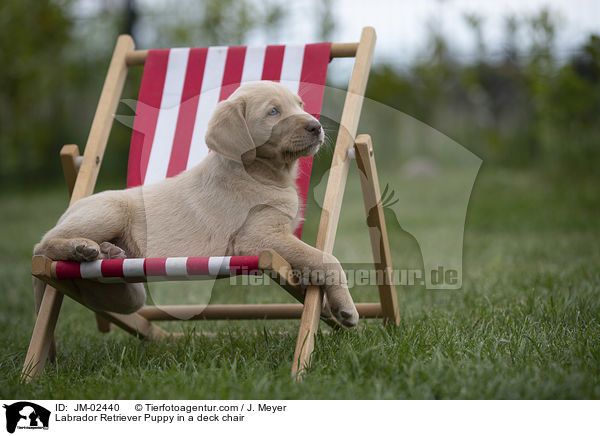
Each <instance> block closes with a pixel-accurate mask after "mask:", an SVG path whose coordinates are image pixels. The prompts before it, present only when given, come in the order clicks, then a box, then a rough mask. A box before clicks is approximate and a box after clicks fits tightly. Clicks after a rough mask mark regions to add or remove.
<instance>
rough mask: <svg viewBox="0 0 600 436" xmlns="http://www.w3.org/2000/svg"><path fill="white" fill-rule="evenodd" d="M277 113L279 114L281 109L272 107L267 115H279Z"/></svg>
mask: <svg viewBox="0 0 600 436" xmlns="http://www.w3.org/2000/svg"><path fill="white" fill-rule="evenodd" d="M277 114H279V110H278V109H277V108H276V107H274V108H271V110H270V111H269V112H268V113H267V115H271V116H273V115H277Z"/></svg>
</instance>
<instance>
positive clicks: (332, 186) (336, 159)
mask: <svg viewBox="0 0 600 436" xmlns="http://www.w3.org/2000/svg"><path fill="white" fill-rule="evenodd" d="M376 39H377V37H376V35H375V30H374V29H373V28H372V27H365V28H363V31H362V34H361V36H360V42H359V44H358V48H357V50H356V59H355V61H354V68H353V69H352V76H351V77H350V82H349V83H348V94H347V96H346V101H345V102H344V110H343V111H342V118H341V120H340V129H339V131H338V136H337V139H336V143H335V149H334V151H333V158H332V161H331V170H330V172H329V180H328V181H327V189H326V191H325V199H324V200H323V212H322V213H321V220H320V222H319V231H318V233H317V241H316V244H315V247H316V248H318V249H319V250H323V251H324V252H326V253H332V252H333V245H334V242H335V234H336V231H337V225H338V221H339V218H340V211H341V208H342V199H343V196H344V188H345V186H346V179H347V177H348V168H349V167H350V159H349V158H348V149H349V148H350V147H352V146H353V145H354V135H356V130H357V128H358V121H359V119H360V111H361V108H362V104H363V99H364V95H365V89H366V87H367V80H368V79H369V72H370V70H371V61H372V60H373V51H374V50H375V40H376ZM321 304H322V297H321V291H320V289H319V288H318V287H314V286H309V288H308V289H307V291H306V297H305V300H304V305H305V308H304V311H303V312H302V319H301V321H300V332H299V334H298V342H297V344H296V352H295V354H294V362H293V366H292V375H293V376H295V377H296V378H301V377H302V376H303V374H304V373H305V371H306V369H307V368H308V367H309V366H310V357H311V354H312V352H313V349H314V336H315V334H316V332H317V328H318V327H319V316H320V313H321Z"/></svg>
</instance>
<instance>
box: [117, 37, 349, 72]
mask: <svg viewBox="0 0 600 436" xmlns="http://www.w3.org/2000/svg"><path fill="white" fill-rule="evenodd" d="M357 49H358V42H339V43H335V42H334V43H332V44H331V53H330V55H329V57H330V58H331V59H334V58H353V57H355V56H356V50H357ZM147 57H148V50H133V51H131V52H129V53H128V54H127V57H126V62H127V66H128V67H133V66H138V65H144V63H145V62H146V58H147Z"/></svg>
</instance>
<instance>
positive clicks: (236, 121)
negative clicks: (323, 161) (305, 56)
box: [206, 81, 324, 164]
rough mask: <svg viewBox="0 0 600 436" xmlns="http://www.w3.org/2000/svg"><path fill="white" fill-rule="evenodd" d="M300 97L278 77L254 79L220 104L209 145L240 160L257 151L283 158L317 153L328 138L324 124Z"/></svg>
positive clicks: (209, 133)
mask: <svg viewBox="0 0 600 436" xmlns="http://www.w3.org/2000/svg"><path fill="white" fill-rule="evenodd" d="M302 106H303V103H302V100H301V99H300V97H298V96H297V95H295V94H294V93H292V92H291V91H290V90H289V89H288V88H286V87H285V86H284V85H281V84H280V83H275V82H267V81H265V82H253V83H249V84H246V85H243V86H241V87H240V88H238V90H237V91H236V92H234V93H233V94H232V95H231V96H230V97H229V98H228V99H227V100H225V101H222V102H221V103H219V104H218V105H217V108H216V109H215V112H214V113H213V116H212V118H211V119H210V121H209V123H208V130H207V132H206V145H207V146H208V148H210V149H211V150H213V151H216V152H217V153H220V154H222V155H224V156H225V157H227V158H229V159H233V160H235V161H238V162H244V163H250V162H252V161H253V160H254V159H256V157H260V158H263V159H269V160H273V161H275V162H277V163H280V164H288V163H291V162H293V161H295V160H297V159H299V158H301V157H305V156H312V155H313V154H315V153H316V152H317V150H318V149H319V147H320V146H321V144H323V137H324V136H323V129H322V128H321V124H320V123H319V122H318V121H317V120H316V119H315V117H313V116H312V115H310V114H308V113H307V112H305V111H304V109H303V108H302Z"/></svg>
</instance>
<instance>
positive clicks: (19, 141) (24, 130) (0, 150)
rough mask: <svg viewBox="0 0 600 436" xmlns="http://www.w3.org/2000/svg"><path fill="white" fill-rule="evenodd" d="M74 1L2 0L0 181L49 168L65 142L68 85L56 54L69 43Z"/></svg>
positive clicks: (0, 25) (0, 13) (0, 27)
mask: <svg viewBox="0 0 600 436" xmlns="http://www.w3.org/2000/svg"><path fill="white" fill-rule="evenodd" d="M69 3H70V2H69V1H62V2H59V1H50V0H28V1H25V0H3V1H2V2H0V65H2V68H0V84H1V85H0V132H2V134H1V135H0V180H1V181H6V180H7V179H8V178H15V177H19V176H24V177H26V176H29V175H30V174H31V173H33V172H34V171H38V170H40V169H42V168H47V163H48V156H47V154H46V152H47V151H48V144H49V143H60V141H61V140H62V132H61V130H60V128H59V126H61V125H62V123H63V118H64V115H65V113H64V112H65V106H64V101H63V98H62V96H63V92H64V90H65V88H66V87H67V86H68V83H67V80H66V77H65V76H64V72H63V71H60V70H59V69H57V68H56V63H57V59H59V58H60V57H61V55H62V52H63V50H64V48H65V47H66V46H67V44H68V42H69V32H70V31H71V28H72V26H73V22H72V20H71V19H70V18H69V17H68V16H67V14H66V13H65V10H66V8H67V7H68V6H69Z"/></svg>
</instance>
